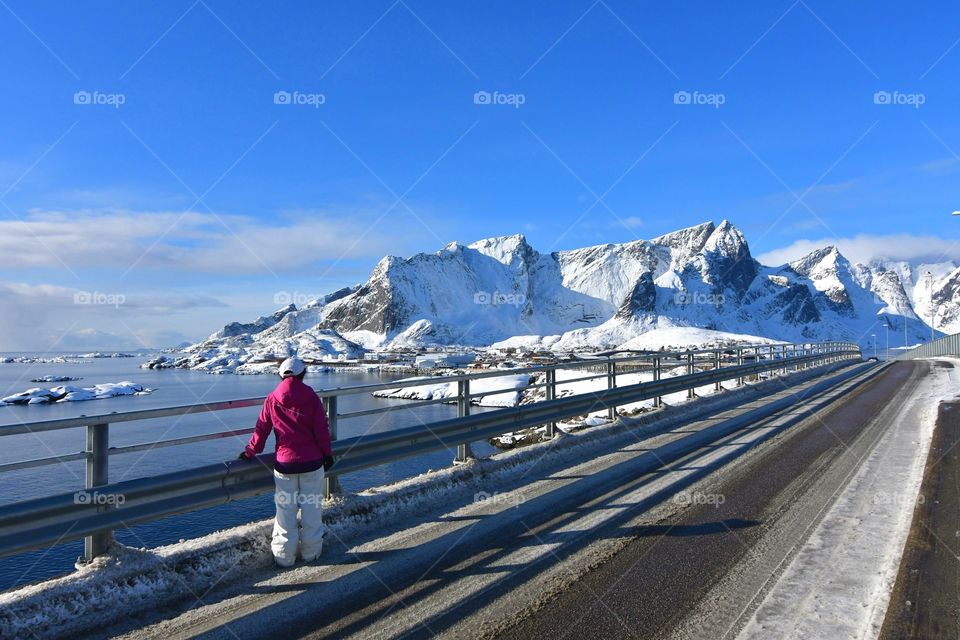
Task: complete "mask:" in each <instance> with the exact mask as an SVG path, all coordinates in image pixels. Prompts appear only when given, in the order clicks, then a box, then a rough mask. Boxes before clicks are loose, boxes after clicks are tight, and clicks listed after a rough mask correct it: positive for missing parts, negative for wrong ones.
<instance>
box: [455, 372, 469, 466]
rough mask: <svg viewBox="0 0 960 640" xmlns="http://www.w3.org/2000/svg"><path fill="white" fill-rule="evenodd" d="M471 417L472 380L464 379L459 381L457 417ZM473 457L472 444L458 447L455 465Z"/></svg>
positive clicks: (467, 443)
mask: <svg viewBox="0 0 960 640" xmlns="http://www.w3.org/2000/svg"><path fill="white" fill-rule="evenodd" d="M468 415H470V379H469V378H462V379H460V380H459V381H457V416H459V417H460V418H466V417H467V416H468ZM472 457H473V452H472V451H470V443H469V442H464V443H462V444H459V445H457V457H456V459H455V460H454V461H453V463H454V464H462V463H464V462H466V461H467V460H469V459H470V458H472Z"/></svg>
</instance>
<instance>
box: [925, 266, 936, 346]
mask: <svg viewBox="0 0 960 640" xmlns="http://www.w3.org/2000/svg"><path fill="white" fill-rule="evenodd" d="M927 291H928V292H929V293H930V342H933V325H934V323H935V322H936V307H934V306H933V274H932V273H930V272H929V271H927Z"/></svg>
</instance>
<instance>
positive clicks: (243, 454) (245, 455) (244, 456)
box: [237, 451, 250, 460]
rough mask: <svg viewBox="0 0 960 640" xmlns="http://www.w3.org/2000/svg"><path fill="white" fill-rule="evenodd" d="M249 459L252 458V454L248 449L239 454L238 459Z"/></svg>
mask: <svg viewBox="0 0 960 640" xmlns="http://www.w3.org/2000/svg"><path fill="white" fill-rule="evenodd" d="M249 459H250V454H248V453H247V452H246V451H241V452H240V455H239V456H237V460H249Z"/></svg>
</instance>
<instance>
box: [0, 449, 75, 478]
mask: <svg viewBox="0 0 960 640" xmlns="http://www.w3.org/2000/svg"><path fill="white" fill-rule="evenodd" d="M86 457H87V452H86V451H80V452H79V453H65V454H63V455H60V456H47V457H46V458H33V459H32V460H20V461H19V462H8V463H6V464H0V473H6V472H8V471H19V470H21V469H34V468H36V467H46V466H48V465H51V464H57V463H61V462H73V461H75V460H83V459H85V458H86Z"/></svg>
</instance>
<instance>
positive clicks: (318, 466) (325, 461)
mask: <svg viewBox="0 0 960 640" xmlns="http://www.w3.org/2000/svg"><path fill="white" fill-rule="evenodd" d="M306 372H307V367H306V365H305V364H304V363H303V361H302V360H300V359H299V358H287V359H286V360H284V361H283V363H281V364H280V369H279V371H278V373H279V374H280V377H281V378H283V381H282V382H280V384H278V385H277V388H276V389H274V390H273V392H272V393H271V394H270V395H269V396H267V399H266V400H265V401H264V403H263V410H261V411H260V418H259V419H258V420H257V427H256V430H255V431H254V433H253V436H251V437H250V444H248V445H247V448H246V449H245V450H244V451H243V453H241V454H240V457H241V458H243V459H246V460H249V459H252V458H253V456H255V455H256V454H258V453H261V452H262V451H263V447H264V445H266V443H267V438H268V437H269V436H270V432H271V431H273V432H274V433H275V434H276V440H277V456H276V462H275V464H274V470H273V479H274V483H275V485H276V494H275V496H274V502H275V503H276V506H277V517H276V520H275V521H274V524H273V542H272V544H271V548H272V550H273V559H274V560H275V561H276V563H277V564H278V565H280V566H281V567H290V566H292V565H293V564H294V562H296V560H297V545H298V544H299V545H300V557H301V558H302V559H303V561H304V562H313V561H314V560H316V559H317V557H318V556H319V555H320V552H321V551H322V550H323V534H324V529H323V516H322V503H323V474H324V472H325V471H329V470H330V467H332V466H333V449H332V448H331V445H330V428H329V425H328V424H327V415H326V412H325V411H324V409H323V403H322V402H321V401H320V397H319V396H318V395H317V394H316V392H315V391H314V390H313V389H312V388H311V387H309V386H308V385H306V384H304V382H303V377H304V375H305V374H306ZM298 512H299V513H300V527H299V528H298V526H297V513H298Z"/></svg>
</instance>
